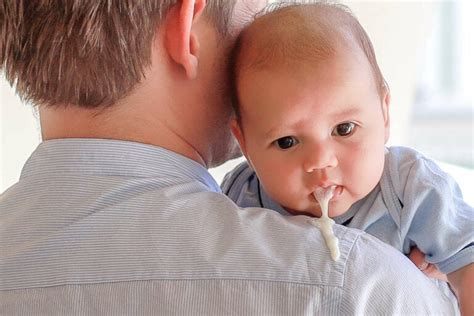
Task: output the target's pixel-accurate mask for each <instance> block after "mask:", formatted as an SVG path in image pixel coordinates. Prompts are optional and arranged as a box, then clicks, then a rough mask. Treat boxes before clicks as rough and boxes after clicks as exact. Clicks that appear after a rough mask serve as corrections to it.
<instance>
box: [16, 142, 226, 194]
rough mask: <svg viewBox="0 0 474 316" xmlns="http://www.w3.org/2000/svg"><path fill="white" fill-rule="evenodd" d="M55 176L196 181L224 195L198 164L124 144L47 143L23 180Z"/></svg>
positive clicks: (28, 165) (27, 166)
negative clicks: (160, 178) (101, 176)
mask: <svg viewBox="0 0 474 316" xmlns="http://www.w3.org/2000/svg"><path fill="white" fill-rule="evenodd" d="M52 173H54V174H57V173H64V174H67V173H69V174H81V175H108V176H126V177H170V178H171V179H187V180H197V181H199V182H201V183H203V184H204V185H205V186H206V187H207V188H209V189H210V190H211V191H214V192H221V189H220V187H219V185H218V184H217V183H216V181H215V180H214V178H213V177H212V176H211V174H210V173H209V172H208V171H207V169H206V168H204V166H202V165H200V164H199V163H197V162H196V161H194V160H192V159H189V158H187V157H184V156H182V155H180V154H177V153H175V152H172V151H169V150H167V149H164V148H161V147H157V146H153V145H148V144H142V143H136V142H130V141H122V140H109V139H94V138H68V139H55V140H48V141H44V142H42V143H41V144H40V145H39V146H38V147H37V148H36V150H35V151H34V152H33V154H32V155H31V156H30V158H29V159H28V161H27V162H26V164H25V166H24V167H23V170H22V172H21V176H20V179H22V178H26V177H31V176H35V175H43V176H47V175H48V174H52Z"/></svg>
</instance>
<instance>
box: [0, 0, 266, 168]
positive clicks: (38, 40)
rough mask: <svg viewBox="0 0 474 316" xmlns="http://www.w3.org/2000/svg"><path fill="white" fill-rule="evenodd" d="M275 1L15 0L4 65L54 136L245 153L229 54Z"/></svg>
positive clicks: (10, 0) (213, 161)
mask: <svg viewBox="0 0 474 316" xmlns="http://www.w3.org/2000/svg"><path fill="white" fill-rule="evenodd" d="M265 3H266V1H265V0H208V1H207V2H206V1H205V0H174V1H172V0H133V1H132V0H123V1H112V0H98V1H97V0H96V1H92V0H72V1H59V0H48V1H46V0H42V1H27V0H6V1H2V3H0V26H1V28H0V32H1V33H0V47H1V48H0V69H1V70H2V71H4V72H5V75H6V78H7V80H8V81H9V82H10V83H11V84H12V85H14V86H16V89H17V91H18V93H19V94H20V96H22V97H23V99H25V100H27V101H30V102H31V103H33V104H35V105H38V106H39V110H40V118H41V126H42V133H43V139H45V140H46V139H54V138H65V137H95V138H113V139H122V140H130V141H136V142H142V143H149V144H154V145H159V146H162V147H165V148H167V149H170V150H173V151H175V152H178V153H181V154H183V155H185V156H188V157H190V158H192V159H194V160H196V161H199V162H200V163H202V164H204V165H206V166H208V167H210V166H214V165H218V164H220V163H222V162H223V161H225V160H226V159H228V158H229V157H231V156H233V155H234V156H235V150H234V151H233V149H232V148H233V146H232V144H233V142H232V137H231V133H230V132H229V131H228V130H229V129H228V122H229V120H230V116H231V113H232V109H231V106H230V93H229V85H228V83H227V79H226V78H227V76H226V70H227V68H228V67H227V57H228V54H229V52H230V47H231V46H232V45H233V43H234V41H235V37H236V35H237V34H238V33H239V32H240V30H241V29H242V28H243V26H244V25H245V23H247V22H248V21H249V20H250V19H251V18H252V16H253V14H255V13H256V12H257V11H258V10H260V9H261V8H262V7H263V6H264V4H265Z"/></svg>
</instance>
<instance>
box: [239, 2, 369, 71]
mask: <svg viewBox="0 0 474 316" xmlns="http://www.w3.org/2000/svg"><path fill="white" fill-rule="evenodd" d="M351 19H354V18H353V17H352V15H350V13H348V12H345V11H344V10H342V9H341V8H339V7H333V6H327V5H321V6H320V5H315V4H313V5H296V6H291V7H284V8H282V9H279V10H278V11H274V12H270V13H268V14H266V15H263V16H261V17H259V18H257V19H256V21H255V22H254V23H253V24H252V25H250V26H249V27H248V28H247V29H246V30H245V31H244V33H243V34H242V36H241V39H240V52H239V58H238V63H237V65H238V67H239V68H241V70H242V68H243V69H245V68H250V69H254V70H256V69H259V68H266V67H268V66H271V67H274V66H278V65H280V66H285V65H293V64H294V65H297V64H299V63H302V62H303V63H308V62H315V63H321V62H322V63H324V62H326V61H328V60H331V59H333V58H335V57H337V55H340V54H341V53H347V52H350V53H352V52H353V51H356V50H359V51H360V50H361V48H360V46H359V45H357V42H356V40H355V39H354V36H353V33H354V30H352V29H351V28H352V21H351Z"/></svg>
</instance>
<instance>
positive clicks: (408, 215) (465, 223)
mask: <svg viewBox="0 0 474 316" xmlns="http://www.w3.org/2000/svg"><path fill="white" fill-rule="evenodd" d="M400 167H401V168H400V179H401V180H400V181H401V183H400V184H402V186H401V188H402V190H401V192H400V194H401V195H402V203H403V207H402V209H401V214H400V220H401V227H400V228H401V232H402V234H405V241H406V242H405V243H404V245H405V246H406V247H411V246H413V245H416V246H417V247H418V248H419V249H420V250H421V251H422V252H423V253H425V254H426V259H425V260H426V261H427V262H429V263H433V264H435V265H436V266H437V267H438V269H439V270H440V271H441V272H443V273H446V274H448V273H451V272H454V271H456V270H458V269H459V268H462V267H464V266H466V265H468V264H470V263H472V262H473V261H474V247H473V246H474V210H473V208H472V207H471V206H470V205H468V204H467V203H466V202H465V201H464V199H463V197H462V193H461V190H460V188H459V186H458V184H457V183H456V181H455V180H454V179H453V178H452V177H451V176H450V175H448V174H447V173H445V172H444V171H443V170H441V168H440V167H439V166H438V165H437V164H436V163H434V162H433V161H431V160H429V159H427V158H425V157H423V156H421V155H420V154H418V155H417V156H416V157H415V159H412V160H411V161H410V162H407V161H405V163H404V164H401V165H400ZM404 251H405V252H409V249H404Z"/></svg>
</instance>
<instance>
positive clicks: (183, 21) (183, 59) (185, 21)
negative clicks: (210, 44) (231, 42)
mask: <svg viewBox="0 0 474 316" xmlns="http://www.w3.org/2000/svg"><path fill="white" fill-rule="evenodd" d="M205 6H206V0H180V1H177V3H176V4H175V5H174V6H173V7H172V8H171V9H170V11H169V12H168V14H167V15H166V19H165V32H166V33H165V47H166V50H167V51H168V54H169V55H170V57H171V59H172V60H173V61H174V62H175V63H177V64H178V65H181V66H182V67H183V68H184V70H185V72H186V76H187V77H188V78H189V79H194V78H196V76H197V69H198V57H199V41H198V37H197V36H196V34H195V32H194V31H193V24H194V23H195V22H196V21H197V20H198V19H199V17H200V16H201V15H202V13H203V11H204V7H205Z"/></svg>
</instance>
